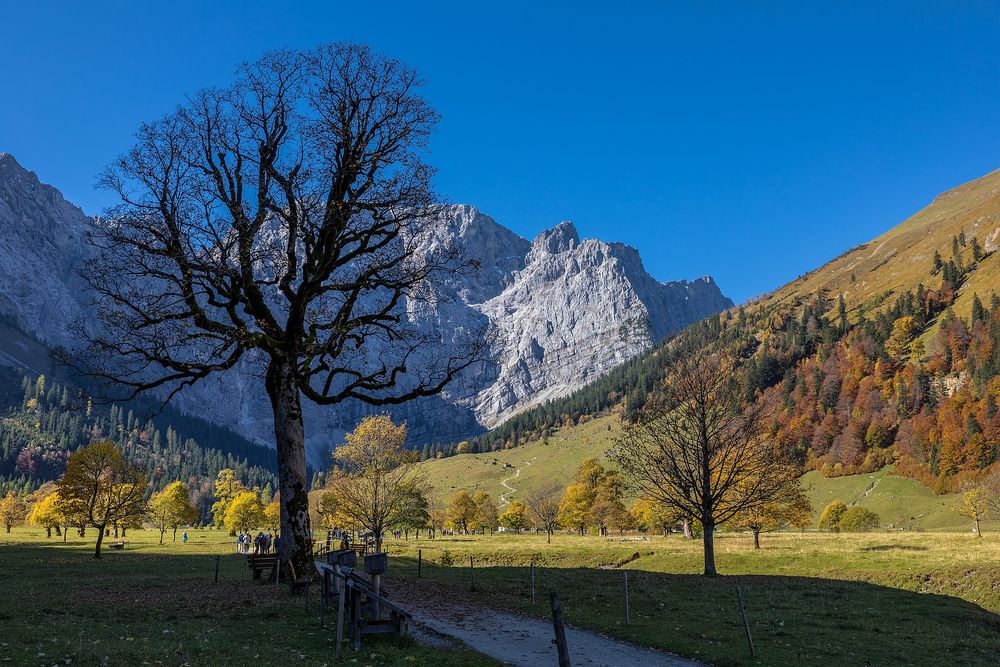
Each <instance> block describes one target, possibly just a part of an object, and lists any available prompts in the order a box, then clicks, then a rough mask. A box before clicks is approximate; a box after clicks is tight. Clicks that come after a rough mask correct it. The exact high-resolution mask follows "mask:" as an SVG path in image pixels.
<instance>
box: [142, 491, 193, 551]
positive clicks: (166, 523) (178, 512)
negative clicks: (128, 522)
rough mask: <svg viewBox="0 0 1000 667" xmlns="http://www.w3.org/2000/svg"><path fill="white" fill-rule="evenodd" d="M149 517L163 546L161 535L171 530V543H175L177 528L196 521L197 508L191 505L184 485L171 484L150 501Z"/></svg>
mask: <svg viewBox="0 0 1000 667" xmlns="http://www.w3.org/2000/svg"><path fill="white" fill-rule="evenodd" d="M149 516H150V518H151V519H152V521H153V525H154V526H155V527H156V528H157V529H158V530H159V531H160V544H163V534H164V533H166V532H167V529H168V528H173V530H174V538H173V541H174V542H176V541H177V528H178V526H188V525H191V524H192V523H194V522H195V521H197V520H198V508H196V507H194V506H193V505H191V501H190V500H189V496H188V488H187V487H186V486H184V483H183V482H172V483H171V484H169V485H167V487H166V488H164V489H163V490H162V491H160V492H159V493H157V494H156V495H155V496H153V497H152V498H151V499H150V501H149Z"/></svg>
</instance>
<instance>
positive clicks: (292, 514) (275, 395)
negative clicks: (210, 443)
mask: <svg viewBox="0 0 1000 667" xmlns="http://www.w3.org/2000/svg"><path fill="white" fill-rule="evenodd" d="M264 387H265V388H266V389H267V395H268V397H269V398H270V399H271V409H272V411H273V412H274V442H275V447H276V448H277V451H278V488H279V490H280V494H281V554H280V556H281V558H282V559H283V560H290V561H291V562H292V564H293V565H294V566H295V574H296V576H298V577H302V578H311V577H312V571H313V569H314V566H313V564H312V563H311V562H310V560H311V558H312V537H311V536H310V534H309V533H310V531H309V491H308V486H307V485H308V480H307V479H306V446H305V428H304V426H303V424H302V400H301V396H300V394H299V388H298V385H297V384H296V382H295V376H294V371H293V368H292V365H291V364H290V362H289V361H288V360H286V359H282V358H273V359H272V360H271V363H270V364H268V367H267V373H266V374H265V377H264Z"/></svg>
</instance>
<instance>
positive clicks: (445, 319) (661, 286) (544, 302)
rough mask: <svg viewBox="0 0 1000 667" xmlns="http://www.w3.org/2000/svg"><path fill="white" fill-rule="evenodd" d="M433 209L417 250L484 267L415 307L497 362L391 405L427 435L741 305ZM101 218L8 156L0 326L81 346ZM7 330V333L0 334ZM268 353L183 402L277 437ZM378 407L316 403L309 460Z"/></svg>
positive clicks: (6, 351) (462, 432)
mask: <svg viewBox="0 0 1000 667" xmlns="http://www.w3.org/2000/svg"><path fill="white" fill-rule="evenodd" d="M433 214H434V215H435V216H436V217H437V219H438V221H439V222H440V225H439V227H438V231H437V233H436V234H435V235H433V236H432V237H430V238H428V239H427V240H426V241H425V242H424V244H423V245H422V246H421V251H422V252H425V253H434V252H438V251H440V250H441V249H442V248H457V249H458V250H460V251H461V253H462V254H463V255H464V257H465V258H466V259H470V260H472V263H473V264H474V265H475V266H476V267H477V268H476V270H473V271H466V272H463V273H461V274H459V275H453V276H449V277H448V278H447V279H446V280H443V281H441V282H439V283H436V284H434V285H432V286H430V291H431V292H432V297H433V298H430V299H427V300H424V301H422V302H421V303H420V304H412V305H411V307H410V308H409V311H408V312H409V313H410V317H411V318H412V319H413V321H414V323H415V324H416V325H417V326H419V327H420V328H422V329H424V330H426V331H431V332H434V333H435V335H436V336H439V337H440V339H441V340H442V341H445V344H447V341H448V340H449V339H451V338H456V339H457V338H459V337H457V336H454V335H453V334H454V332H457V331H473V330H481V329H487V328H488V329H490V330H491V331H492V332H493V336H492V341H493V342H492V349H491V354H490V359H489V361H487V362H485V363H482V364H479V365H477V366H476V367H474V368H470V369H469V370H468V372H467V373H465V375H464V376H463V377H461V378H460V379H459V380H458V381H457V382H456V383H454V384H453V385H452V386H450V387H449V389H448V391H446V392H445V393H444V394H442V395H441V396H437V397H434V398H430V399H425V400H421V401H415V402H413V403H411V404H409V405H405V406H400V407H398V408H395V409H393V413H394V416H395V417H397V418H401V419H406V420H407V421H408V423H409V426H410V431H411V434H412V436H413V438H414V440H416V441H418V442H424V441H437V442H446V441H449V440H453V439H457V438H460V437H464V436H468V435H470V434H472V433H475V432H476V431H478V430H482V429H483V428H490V427H493V426H496V425H497V424H499V423H501V422H502V421H503V420H504V419H506V418H508V417H509V416H511V415H513V414H515V413H517V412H518V411H521V410H524V409H526V408H528V407H530V406H532V405H535V404H537V403H540V402H543V401H545V400H548V399H551V398H555V397H559V396H563V395H566V394H569V393H571V392H572V391H574V390H575V389H577V388H579V387H581V386H583V385H584V384H586V383H587V382H589V381H591V380H593V379H595V378H597V377H598V376H600V375H601V374H603V373H605V372H607V371H609V370H610V369H611V368H613V367H614V366H616V365H618V364H620V363H622V362H624V361H627V360H628V359H630V358H632V357H633V356H635V355H637V354H639V353H641V352H643V351H645V350H647V349H649V348H650V347H651V346H652V345H654V344H655V343H656V342H657V341H659V340H661V339H662V338H663V337H664V336H667V335H669V334H671V333H673V332H675V331H678V330H680V329H681V328H683V327H684V326H686V325H688V324H690V323H691V322H694V321H696V320H698V319H701V318H703V317H706V316H708V315H710V314H712V313H715V312H718V311H720V310H722V309H724V308H727V307H729V306H731V305H732V302H731V301H730V300H729V299H727V298H726V297H725V296H723V295H722V293H721V292H720V291H719V288H718V287H717V286H716V285H715V283H714V282H713V281H712V279H711V278H708V277H705V278H700V279H698V280H694V281H692V282H687V281H680V282H667V283H661V282H658V281H657V280H655V279H654V278H653V277H652V276H650V275H649V274H648V273H647V272H646V270H645V269H644V268H643V265H642V260H641V259H640V257H639V253H638V252H637V251H636V250H635V249H634V248H631V247H629V246H625V245H623V244H620V243H605V242H603V241H599V240H596V239H583V240H581V239H580V237H579V234H578V233H577V231H576V229H575V228H574V227H573V225H572V223H569V222H563V223H560V224H559V225H556V226H555V227H553V228H552V229H550V230H547V231H545V232H542V233H541V234H539V235H538V236H537V237H536V238H535V239H534V241H531V242H529V241H527V240H525V239H523V238H521V237H520V236H518V235H517V234H515V233H514V232H512V231H510V230H509V229H507V228H505V227H503V226H502V225H500V224H498V223H497V222H496V221H494V220H493V219H492V218H490V217H489V216H486V215H484V214H483V213H481V212H479V211H477V210H476V209H475V208H473V207H472V206H465V205H447V206H437V207H435V208H434V210H433ZM91 224H94V223H93V221H92V220H91V219H90V218H88V217H87V216H86V215H85V214H84V213H83V212H82V211H81V210H80V209H79V208H77V207H75V206H73V205H72V204H70V203H69V202H67V201H66V200H65V199H63V197H62V195H60V193H59V191H58V190H56V189H55V188H52V187H50V186H47V185H43V184H41V183H40V182H39V181H38V179H37V177H35V175H34V174H32V173H31V172H28V171H26V170H25V169H23V168H22V167H21V166H20V165H18V164H17V162H16V161H14V159H13V157H11V156H9V155H6V154H3V155H0V317H2V318H3V319H2V320H0V327H8V326H13V327H15V328H16V329H19V330H20V332H19V333H18V335H21V333H23V334H27V336H28V337H29V338H34V339H37V340H38V341H41V342H42V343H44V344H45V345H48V346H57V345H62V346H72V344H73V342H74V341H73V340H72V336H71V333H70V324H71V323H72V322H73V321H75V320H79V319H83V320H87V319H90V320H93V316H92V312H91V308H90V295H89V294H87V290H86V289H85V285H84V282H83V281H82V279H81V278H80V277H79V274H78V271H79V269H80V267H81V266H82V264H83V262H84V261H85V259H86V253H87V250H86V249H85V247H84V245H83V243H82V238H83V235H84V233H85V231H86V229H87V227H88V226H89V225H91ZM5 332H6V333H9V330H8V329H6V328H4V329H0V338H2V337H5V335H4V334H5ZM6 338H8V339H9V341H13V338H14V336H12V335H6ZM18 349H19V348H18V346H17V345H15V344H13V343H9V344H6V345H0V363H3V362H6V363H21V364H22V365H28V366H29V367H30V364H28V363H27V361H26V360H25V359H23V358H19V357H26V355H27V353H21V352H19V351H18ZM261 362H262V360H261V359H254V358H252V357H251V358H247V359H246V360H245V361H244V362H243V363H242V364H241V366H240V367H239V368H237V369H234V370H232V371H230V372H228V373H225V374H222V375H218V376H216V377H212V378H210V379H208V380H206V381H203V382H202V383H199V384H198V385H196V386H195V387H193V388H191V389H189V390H185V391H184V392H181V394H180V395H179V396H178V397H177V399H175V400H176V402H177V405H178V407H180V408H181V409H183V410H185V411H187V412H190V413H193V414H196V415H198V416H201V417H203V418H206V419H209V420H211V421H215V422H218V423H220V424H224V425H227V426H229V427H231V428H233V429H234V430H236V431H238V432H240V433H243V434H244V435H246V436H248V437H251V438H254V439H257V440H260V441H262V442H265V443H270V442H272V432H271V428H272V425H271V416H270V408H269V404H268V402H267V399H266V397H265V396H264V393H263V391H262V387H261V379H260V376H261V375H262V363H261ZM370 411H371V408H369V407H367V406H365V405H362V404H359V403H345V404H342V405H339V406H335V407H323V408H321V407H318V406H315V405H308V406H307V407H306V419H307V425H306V431H307V434H308V436H309V444H310V451H311V453H312V456H313V460H314V461H317V460H318V458H319V457H320V456H321V455H322V453H323V452H324V451H325V450H326V448H327V447H329V446H332V445H336V444H337V443H339V442H341V438H342V436H343V432H344V431H345V430H346V429H349V428H351V427H353V425H354V424H355V423H356V422H357V420H358V419H360V418H361V417H362V416H363V415H364V414H367V413H369V412H370Z"/></svg>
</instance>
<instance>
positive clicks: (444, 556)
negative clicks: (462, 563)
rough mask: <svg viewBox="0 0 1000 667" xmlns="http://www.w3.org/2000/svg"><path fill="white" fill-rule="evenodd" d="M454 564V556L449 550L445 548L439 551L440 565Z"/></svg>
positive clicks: (449, 565) (448, 565)
mask: <svg viewBox="0 0 1000 667" xmlns="http://www.w3.org/2000/svg"><path fill="white" fill-rule="evenodd" d="M454 564H455V557H454V556H453V555H452V554H451V552H450V551H448V550H447V549H445V550H444V551H442V552H441V565H442V566H444V567H451V566H452V565H454Z"/></svg>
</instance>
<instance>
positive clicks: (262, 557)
mask: <svg viewBox="0 0 1000 667" xmlns="http://www.w3.org/2000/svg"><path fill="white" fill-rule="evenodd" d="M247 567H248V568H250V571H251V572H252V573H253V574H252V576H253V578H254V579H260V574H261V572H267V571H269V572H271V578H272V579H273V578H274V576H275V573H276V570H277V569H278V554H247Z"/></svg>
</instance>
